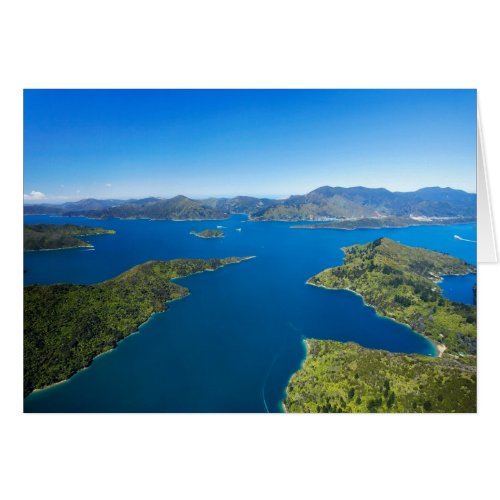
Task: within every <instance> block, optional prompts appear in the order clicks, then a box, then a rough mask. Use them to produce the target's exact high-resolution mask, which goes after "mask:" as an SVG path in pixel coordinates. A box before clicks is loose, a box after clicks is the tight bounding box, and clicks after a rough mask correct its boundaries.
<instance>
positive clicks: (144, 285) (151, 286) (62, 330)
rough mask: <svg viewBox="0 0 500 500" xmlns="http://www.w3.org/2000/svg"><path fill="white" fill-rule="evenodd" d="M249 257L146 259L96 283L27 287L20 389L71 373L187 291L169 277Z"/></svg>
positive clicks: (46, 383) (26, 390)
mask: <svg viewBox="0 0 500 500" xmlns="http://www.w3.org/2000/svg"><path fill="white" fill-rule="evenodd" d="M251 258H252V257H228V258H225V259H208V260H203V259H178V260H169V261H149V262H146V263H144V264H140V265H138V266H135V267H133V268H132V269H129V270H128V271H126V272H124V273H122V274H120V275H119V276H116V277H115V278H112V279H110V280H108V281H104V282H101V283H98V284H95V285H72V284H56V285H30V286H27V287H25V288H24V395H25V396H27V395H28V394H29V393H31V392H32V391H33V390H35V389H41V388H44V387H47V386H49V385H51V384H54V383H57V382H61V381H63V380H66V379H67V378H69V377H71V376H72V375H73V374H75V373H76V372H77V371H78V370H81V369H82V368H85V367H87V366H89V365H90V363H91V362H92V360H93V359H94V358H95V357H96V356H97V355H99V354H102V353H103V352H106V351H108V350H110V349H112V348H114V347H115V346H116V344H117V343H118V342H119V341H120V340H122V339H123V338H124V337H126V336H128V335H130V334H131V333H133V332H135V331H137V329H138V327H139V326H140V325H141V324H142V323H144V322H145V321H146V320H147V319H148V318H149V317H150V316H151V315H152V314H153V313H156V312H160V311H164V310H166V309H167V304H166V302H168V301H172V300H175V299H180V298H182V297H185V296H186V295H188V293H189V290H188V289H187V288H185V287H183V286H180V285H178V284H176V283H173V282H172V281H171V280H172V279H174V278H181V277H184V276H188V275H190V274H194V273H199V272H203V271H214V270H216V269H218V268H220V267H222V266H225V265H228V264H236V263H239V262H241V261H243V260H247V259H251Z"/></svg>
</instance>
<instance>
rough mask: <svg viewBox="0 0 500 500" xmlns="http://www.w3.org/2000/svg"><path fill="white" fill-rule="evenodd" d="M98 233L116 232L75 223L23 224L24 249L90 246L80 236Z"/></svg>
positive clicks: (26, 250)
mask: <svg viewBox="0 0 500 500" xmlns="http://www.w3.org/2000/svg"><path fill="white" fill-rule="evenodd" d="M100 234H116V231H115V230H114V229H102V228H100V227H90V226H77V225H75V224H25V225H24V251H25V252H30V251H37V250H63V249H67V248H80V247H86V248H92V245H91V244H90V243H88V242H87V241H84V240H82V239H80V237H82V236H95V235H100Z"/></svg>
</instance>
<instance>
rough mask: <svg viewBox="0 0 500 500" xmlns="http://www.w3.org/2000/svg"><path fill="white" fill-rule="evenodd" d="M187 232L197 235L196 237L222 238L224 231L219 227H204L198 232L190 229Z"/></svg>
mask: <svg viewBox="0 0 500 500" xmlns="http://www.w3.org/2000/svg"><path fill="white" fill-rule="evenodd" d="M189 234H192V235H193V236H197V237H198V238H224V231H221V230H220V229H205V230H204V231H200V232H196V231H191V232H190V233H189Z"/></svg>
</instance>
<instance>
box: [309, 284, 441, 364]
mask: <svg viewBox="0 0 500 500" xmlns="http://www.w3.org/2000/svg"><path fill="white" fill-rule="evenodd" d="M305 284H306V285H310V286H315V287H317V288H324V289H325V290H334V291H335V290H345V291H347V292H350V293H353V294H354V295H357V296H358V297H360V298H361V300H362V301H363V305H365V306H367V307H371V308H372V309H373V310H374V311H375V314H376V315H377V316H379V317H380V318H384V319H387V320H389V321H394V323H397V324H399V325H403V326H406V327H407V328H409V329H410V330H411V331H412V332H413V333H415V334H416V335H420V336H421V337H423V338H425V340H427V341H428V342H430V343H431V344H432V345H433V346H434V349H435V353H434V356H433V357H434V358H440V357H441V356H442V354H443V353H444V351H445V350H446V349H447V347H446V346H445V345H444V344H438V343H436V342H434V340H432V339H430V338H429V337H427V336H426V335H424V334H423V333H420V332H416V331H415V330H414V329H413V328H412V327H411V326H410V325H408V323H404V322H402V321H398V320H396V319H394V318H391V317H390V316H385V315H383V314H379V312H378V311H377V308H376V307H375V306H374V305H372V304H369V303H368V302H366V300H365V298H364V297H363V295H361V294H360V293H358V292H356V291H355V290H351V289H350V288H330V287H328V286H325V285H317V284H316V283H310V282H309V280H307V281H306V282H305ZM381 350H384V349H381ZM390 352H392V351H390ZM422 356H423V355H422Z"/></svg>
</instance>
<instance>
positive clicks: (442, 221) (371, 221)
mask: <svg viewBox="0 0 500 500" xmlns="http://www.w3.org/2000/svg"><path fill="white" fill-rule="evenodd" d="M471 222H476V219H475V217H444V218H426V217H392V216H387V217H362V218H360V219H342V220H336V221H329V222H320V223H316V224H296V225H294V226H292V228H293V229H380V228H386V227H393V228H402V227H411V226H446V225H450V224H467V223H471Z"/></svg>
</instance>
